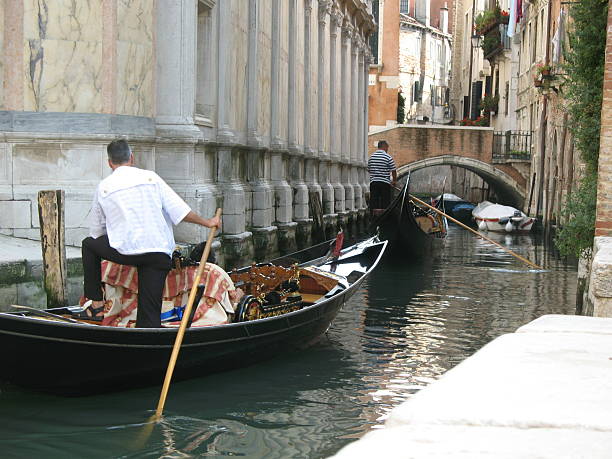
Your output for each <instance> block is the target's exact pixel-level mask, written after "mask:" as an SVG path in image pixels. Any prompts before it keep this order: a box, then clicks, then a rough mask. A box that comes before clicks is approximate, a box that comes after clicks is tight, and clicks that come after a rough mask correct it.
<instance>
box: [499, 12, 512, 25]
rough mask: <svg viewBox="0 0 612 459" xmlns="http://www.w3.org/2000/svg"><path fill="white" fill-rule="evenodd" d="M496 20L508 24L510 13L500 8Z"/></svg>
mask: <svg viewBox="0 0 612 459" xmlns="http://www.w3.org/2000/svg"><path fill="white" fill-rule="evenodd" d="M497 20H498V21H499V23H500V24H508V23H509V22H510V13H509V12H508V11H506V10H500V11H499V17H498V18H497Z"/></svg>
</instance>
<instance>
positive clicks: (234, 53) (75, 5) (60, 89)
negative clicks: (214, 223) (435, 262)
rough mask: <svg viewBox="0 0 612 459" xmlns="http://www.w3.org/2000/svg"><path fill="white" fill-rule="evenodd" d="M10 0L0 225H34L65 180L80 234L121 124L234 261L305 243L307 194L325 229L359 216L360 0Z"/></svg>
mask: <svg viewBox="0 0 612 459" xmlns="http://www.w3.org/2000/svg"><path fill="white" fill-rule="evenodd" d="M7 2H8V4H10V8H9V9H0V23H6V24H11V25H12V27H13V28H12V29H11V31H10V33H8V32H7V33H5V34H4V35H3V36H2V37H0V40H2V41H0V51H1V52H2V53H3V54H2V55H3V56H5V55H7V52H8V51H10V53H9V55H8V57H7V58H6V59H2V60H1V62H2V66H3V67H0V75H2V78H3V79H4V80H3V81H4V82H5V85H4V87H5V89H4V94H5V95H6V94H10V96H11V97H10V100H7V98H6V97H5V98H4V100H3V99H2V98H0V104H2V105H0V165H2V166H3V167H2V169H1V172H0V204H1V205H3V206H5V207H6V206H8V208H7V211H6V212H3V214H4V215H0V232H2V233H4V234H11V235H14V236H18V237H28V238H33V239H35V238H37V237H38V225H39V222H38V217H37V209H36V193H37V192H38V190H41V189H48V188H63V189H65V190H67V203H66V206H67V207H66V213H67V215H68V217H67V221H66V223H67V231H66V234H67V239H68V241H67V242H68V243H69V244H77V245H78V243H79V241H80V238H82V236H83V235H85V234H86V232H87V214H88V212H89V201H90V200H91V196H92V193H93V190H94V188H95V186H96V184H97V183H98V182H99V180H100V179H101V178H103V177H104V176H106V175H107V174H108V173H109V170H108V167H106V160H105V146H106V144H107V143H108V142H109V141H110V140H112V139H113V138H116V137H118V136H124V137H127V138H128V140H129V141H130V144H131V145H132V146H133V149H134V151H135V155H136V160H137V165H138V166H139V167H145V168H148V169H152V170H155V171H156V172H157V173H158V174H160V176H162V177H163V178H164V179H165V180H166V181H167V182H168V183H169V184H170V185H171V186H172V187H173V188H174V189H175V190H176V191H177V192H178V193H179V194H180V195H182V196H183V197H184V198H185V200H186V201H187V203H188V204H189V205H190V206H191V207H192V208H193V209H194V210H195V211H196V212H198V213H200V214H202V215H206V216H208V215H211V214H212V213H213V212H214V210H215V208H216V207H222V208H223V229H222V234H221V235H220V240H221V241H222V244H221V249H220V250H222V251H223V258H224V259H225V260H226V261H227V264H228V266H233V265H239V264H244V263H246V262H249V261H251V260H252V259H253V258H254V257H255V258H257V259H262V258H267V257H269V256H271V255H273V254H275V253H278V252H283V251H288V250H293V249H296V248H298V247H302V246H305V245H308V244H310V243H311V242H312V238H311V227H312V221H313V220H312V215H310V210H309V199H310V197H309V192H316V193H319V195H320V196H321V198H322V202H323V205H324V209H325V216H324V218H325V221H326V224H327V225H328V230H329V231H328V235H329V236H331V235H332V234H333V233H334V232H335V230H336V225H338V224H342V225H343V226H345V228H346V229H347V230H348V229H349V228H348V227H349V226H351V225H352V227H353V229H355V227H356V225H357V222H358V221H360V222H362V223H363V221H364V218H365V215H366V211H365V210H366V209H365V205H366V201H365V199H364V195H365V191H366V190H367V181H366V180H367V175H366V174H365V166H366V157H367V150H366V132H367V126H366V122H367V116H364V114H365V110H366V106H367V86H366V85H365V75H366V74H367V68H368V65H369V50H368V48H367V45H366V39H367V35H368V34H369V33H370V31H371V30H373V27H374V23H373V18H372V16H371V14H370V13H369V2H366V1H355V0H318V1H317V0H222V1H221V0H157V1H151V0H100V1H93V0H89V1H86V0H84V1H82V2H81V1H79V2H64V1H61V0H7V1H5V2H4V3H2V6H4V5H6V4H7ZM9 10H10V15H8V13H7V11H9ZM9 16H10V17H9ZM3 18H4V20H3ZM7 37H9V38H7ZM7 40H9V41H10V42H7ZM16 43H17V44H19V48H18V51H19V50H22V51H19V52H16V53H15V52H14V49H15V47H14V46H13V45H15V44H16ZM7 50H8V51H7ZM11 53H12V54H11ZM9 62H10V63H15V62H16V63H18V64H19V65H21V66H22V69H23V71H21V72H15V67H13V66H10V70H8V69H7V63H9ZM2 69H4V71H3V72H2V71H1V70H2ZM1 94H2V93H0V95H1ZM1 110H4V111H1ZM4 171H7V172H6V173H4ZM364 182H365V183H364ZM2 208H3V209H4V207H2ZM9 215H10V216H12V217H10V218H9V217H7V216H9ZM16 215H19V216H20V217H19V219H16V218H14V216H16ZM17 220H18V221H17ZM175 235H176V238H177V240H180V241H185V242H197V241H201V240H203V239H205V238H206V236H207V230H205V229H203V228H201V227H197V226H195V225H190V224H180V225H179V226H178V227H177V228H176V231H175Z"/></svg>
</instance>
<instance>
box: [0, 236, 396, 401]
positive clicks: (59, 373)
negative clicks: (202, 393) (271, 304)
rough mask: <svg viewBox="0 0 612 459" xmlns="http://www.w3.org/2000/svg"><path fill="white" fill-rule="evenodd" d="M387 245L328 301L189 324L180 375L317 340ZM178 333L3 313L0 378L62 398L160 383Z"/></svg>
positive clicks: (377, 247)
mask: <svg viewBox="0 0 612 459" xmlns="http://www.w3.org/2000/svg"><path fill="white" fill-rule="evenodd" d="M385 247H386V242H382V243H380V242H378V243H376V244H374V245H372V246H371V247H370V248H369V249H367V250H365V251H364V252H363V253H362V256H361V258H360V257H357V258H356V259H355V260H353V261H351V260H350V259H348V262H346V263H340V264H339V265H338V267H337V269H338V271H337V272H338V273H339V274H342V275H345V274H350V273H344V272H342V273H341V272H340V271H343V270H344V271H348V270H352V271H354V272H359V274H360V275H359V277H358V278H355V279H354V282H353V283H351V284H350V285H349V286H348V287H347V288H346V289H345V290H343V291H341V292H338V293H337V294H335V295H333V296H331V297H330V298H327V299H324V300H323V301H321V302H318V303H315V304H313V305H310V306H306V307H304V308H302V309H300V310H298V311H295V312H291V313H287V314H284V315H280V316H276V317H270V318H266V319H259V320H254V321H250V322H240V323H232V324H227V325H219V326H211V327H201V328H193V329H188V330H187V331H186V333H185V336H184V340H183V344H182V347H181V352H180V356H179V359H178V362H177V366H176V368H175V372H174V377H173V379H176V380H179V379H186V378H190V377H194V376H202V375H207V374H211V373H216V372H219V371H223V370H227V369H232V368H237V367H242V366H247V365H251V364H253V363H255V362H257V361H260V360H264V359H267V358H270V357H272V356H274V355H277V354H279V353H280V352H285V351H289V350H292V349H296V348H302V347H306V346H308V345H310V344H312V342H313V341H315V340H316V339H317V338H318V337H320V336H321V335H322V334H323V333H324V332H325V331H326V330H327V329H328V327H329V326H330V324H331V322H332V320H333V319H334V318H335V317H336V315H337V313H338V311H339V310H340V309H341V308H342V307H343V306H344V304H345V302H346V301H347V300H348V299H349V298H350V297H351V296H352V295H353V293H354V292H355V291H356V290H357V289H358V288H359V286H360V285H361V283H362V282H363V280H364V279H365V278H366V277H367V275H368V274H369V273H370V272H371V270H372V269H374V267H375V266H376V264H377V263H378V261H379V259H380V257H381V256H382V253H383V252H384V249H385ZM347 250H348V249H347ZM343 253H347V251H344V252H343ZM353 268H357V271H355V270H354V269H353ZM359 270H361V271H359ZM353 277H355V276H353ZM49 311H50V312H53V310H49ZM58 312H59V311H58ZM175 338H176V329H125V328H116V327H106V326H98V325H87V324H73V323H64V322H53V321H47V320H40V319H36V318H32V317H23V316H17V315H11V314H0V346H1V348H2V349H3V353H2V354H0V380H2V381H6V382H10V383H14V384H17V385H20V386H23V387H27V388H31V389H35V390H38V391H44V392H52V393H58V394H62V395H86V394H91V393H101V392H109V391H117V390H122V389H126V388H131V387H142V386H149V385H158V384H159V385H161V383H162V382H163V378H164V375H165V372H166V368H167V365H168V361H169V359H170V354H171V351H172V347H173V345H174V340H175Z"/></svg>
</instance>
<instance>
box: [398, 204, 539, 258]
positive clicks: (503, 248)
mask: <svg viewBox="0 0 612 459" xmlns="http://www.w3.org/2000/svg"><path fill="white" fill-rule="evenodd" d="M408 196H410V199H412V200H413V201H416V202H418V203H419V204H422V205H424V206H426V207H428V208H430V209H431V210H433V211H435V212H438V213H439V214H441V215H444V216H445V217H446V218H448V219H449V220H450V221H452V222H454V223H456V224H457V225H459V226H461V227H462V228H465V229H466V230H468V231H471V232H472V233H474V234H475V235H476V236H478V237H480V238H482V239H484V240H485V241H487V242H490V243H491V244H495V245H496V246H497V247H499V248H500V249H502V250H504V251H506V252H508V253H509V254H510V255H512V256H513V257H516V258H518V259H519V260H521V261H522V262H524V263H527V264H528V265H529V266H531V267H532V268H535V269H543V268H542V267H541V266H538V265H536V264H535V263H532V262H530V261H529V260H527V259H526V258H523V257H521V256H520V255H519V254H518V253H515V252H513V251H512V250H510V249H507V248H506V247H504V246H503V245H501V244H499V243H497V242H495V241H494V240H493V239H489V238H488V237H486V236H485V235H483V234H480V233H479V232H478V231H475V230H473V229H472V228H470V227H469V226H467V225H464V224H463V223H461V222H460V221H459V220H456V219H454V218H453V217H451V216H450V215H447V214H445V213H444V212H442V211H441V210H439V209H436V208H435V207H434V206H430V205H429V204H427V203H426V202H423V201H421V200H420V199H419V198H416V197H414V196H412V195H411V194H409V195H408Z"/></svg>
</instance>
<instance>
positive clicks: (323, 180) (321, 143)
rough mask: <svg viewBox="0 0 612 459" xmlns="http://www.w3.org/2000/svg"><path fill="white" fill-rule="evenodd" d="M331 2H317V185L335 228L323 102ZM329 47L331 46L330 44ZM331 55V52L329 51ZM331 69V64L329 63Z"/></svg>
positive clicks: (324, 208) (328, 217)
mask: <svg viewBox="0 0 612 459" xmlns="http://www.w3.org/2000/svg"><path fill="white" fill-rule="evenodd" d="M330 6H331V2H330V1H329V0H319V9H318V17H319V37H318V63H319V66H318V93H319V94H318V96H319V97H318V117H317V118H318V125H317V126H318V129H317V132H318V133H317V136H318V150H319V161H320V162H319V167H318V169H319V171H318V172H319V183H320V185H321V191H322V197H323V199H322V205H323V212H324V219H325V222H326V225H328V226H330V227H332V226H333V227H334V228H335V222H336V219H337V215H336V213H335V205H334V203H335V192H334V188H335V187H334V185H333V184H332V183H331V164H332V163H331V162H330V160H329V159H330V152H329V150H326V143H325V140H326V138H327V135H326V129H325V114H326V113H327V111H328V109H329V106H328V105H326V100H325V82H326V81H328V80H329V73H328V69H327V66H326V55H327V53H326V49H327V48H326V42H327V36H328V34H329V35H330V38H331V27H330V31H329V32H328V30H327V23H328V20H329V15H330ZM330 46H331V44H330ZM330 53H331V51H330ZM330 68H331V63H330Z"/></svg>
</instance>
